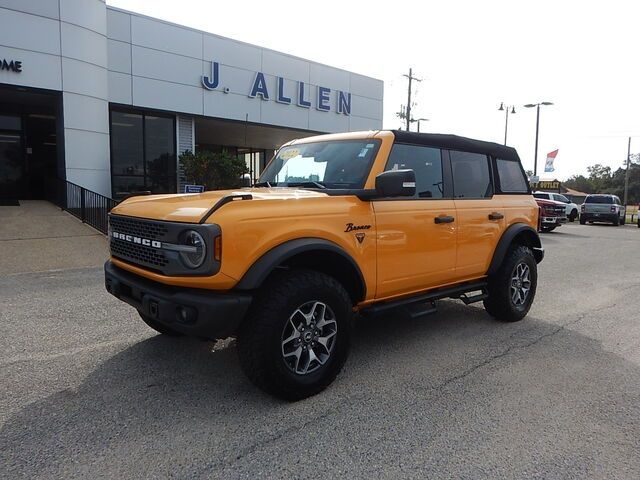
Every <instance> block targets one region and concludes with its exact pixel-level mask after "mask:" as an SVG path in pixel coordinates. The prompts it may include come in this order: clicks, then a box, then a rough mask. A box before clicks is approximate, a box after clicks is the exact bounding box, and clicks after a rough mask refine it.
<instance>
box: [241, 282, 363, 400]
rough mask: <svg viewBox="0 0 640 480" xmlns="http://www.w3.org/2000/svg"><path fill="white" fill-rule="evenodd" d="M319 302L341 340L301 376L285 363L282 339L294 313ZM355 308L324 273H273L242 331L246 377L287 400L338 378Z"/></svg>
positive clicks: (339, 287) (297, 397)
mask: <svg viewBox="0 0 640 480" xmlns="http://www.w3.org/2000/svg"><path fill="white" fill-rule="evenodd" d="M314 301H315V302H323V303H324V304H325V305H326V306H327V307H329V308H330V310H331V311H332V313H333V314H334V317H335V321H336V324H337V330H336V339H335V340H334V343H333V350H332V351H331V353H330V354H329V357H328V359H326V360H325V362H326V363H324V364H323V365H321V366H319V367H316V370H314V371H311V372H309V373H304V374H300V373H296V372H294V371H292V369H291V368H290V366H288V365H287V363H285V359H284V354H283V348H284V347H283V340H282V339H283V334H284V331H285V326H287V325H288V323H289V319H290V318H292V315H293V314H294V312H296V311H297V310H299V309H300V307H301V306H302V305H305V304H308V303H309V302H314ZM352 307H353V303H352V301H351V298H350V297H349V294H348V293H347V292H346V290H345V289H344V287H343V286H342V285H341V284H340V283H339V282H338V281H337V280H336V279H334V278H333V277H331V276H329V275H326V274H324V273H320V272H316V271H311V270H283V271H278V272H275V273H274V274H272V275H270V277H269V278H268V279H267V280H266V282H265V285H264V286H263V287H262V288H261V289H260V290H259V291H258V293H257V295H256V297H255V298H254V300H253V302H252V303H251V307H250V309H249V312H248V314H247V317H246V319H245V321H244V322H243V323H242V325H241V326H240V329H239V331H238V336H237V352H238V357H239V360H240V366H241V367H242V370H243V371H244V373H245V375H246V376H247V377H248V378H249V380H251V382H253V383H254V384H255V385H256V386H257V387H258V388H260V389H262V390H263V391H265V392H267V393H269V394H271V395H274V396H275V397H278V398H281V399H284V400H289V401H295V400H300V399H303V398H306V397H310V396H312V395H315V394H317V393H319V392H321V391H322V390H324V389H325V388H326V387H327V386H328V385H329V384H330V383H331V382H333V380H334V379H335V378H336V376H337V375H338V373H340V371H341V370H342V367H343V366H344V363H345V361H346V360H347V356H348V354H349V347H350V342H351V330H352V328H353V310H352Z"/></svg>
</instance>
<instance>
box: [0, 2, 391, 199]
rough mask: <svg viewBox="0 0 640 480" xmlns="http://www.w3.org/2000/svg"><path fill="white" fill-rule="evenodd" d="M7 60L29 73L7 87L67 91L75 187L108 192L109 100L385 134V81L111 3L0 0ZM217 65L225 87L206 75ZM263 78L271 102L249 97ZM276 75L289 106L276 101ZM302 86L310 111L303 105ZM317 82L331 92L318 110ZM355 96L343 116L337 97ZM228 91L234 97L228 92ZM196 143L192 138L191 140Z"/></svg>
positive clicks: (5, 76) (185, 113)
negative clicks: (211, 83)
mask: <svg viewBox="0 0 640 480" xmlns="http://www.w3.org/2000/svg"><path fill="white" fill-rule="evenodd" d="M0 57H1V58H5V57H6V58H7V59H14V60H20V61H22V65H23V68H22V71H21V72H19V73H17V72H10V71H6V70H3V71H0V83H6V84H12V85H19V86H25V87H34V88H43V89H50V90H56V91H62V94H63V95H62V98H63V111H64V139H65V157H66V158H65V164H66V170H67V178H68V179H69V180H70V181H73V182H75V183H78V184H80V185H82V186H85V187H87V188H90V189H92V190H94V191H97V192H98V193H102V194H104V195H110V193H111V186H110V175H109V171H110V155H109V124H108V119H109V102H113V103H118V104H124V105H131V106H134V107H143V108H150V109H159V110H166V111H169V112H175V113H176V115H177V116H178V117H179V118H182V120H181V125H182V126H183V128H186V127H185V125H187V124H188V122H191V124H193V123H192V122H193V121H194V120H193V117H191V115H204V116H210V117H217V118H222V119H231V120H240V121H244V120H245V119H248V120H249V122H252V123H257V124H266V125H273V126H282V127H289V128H295V129H301V130H313V131H323V132H337V131H346V130H360V129H370V128H381V126H382V98H383V85H382V82H381V81H379V80H375V79H372V78H369V77H365V76H362V75H358V74H355V73H351V72H348V71H345V70H341V69H336V68H332V67H328V66H325V65H321V64H318V63H314V62H309V61H308V60H304V59H301V58H297V57H293V56H290V55H287V54H284V53H280V52H275V51H272V50H269V49H265V48H262V47H258V46H255V45H250V44H247V43H243V42H238V41H235V40H232V39H228V38H224V37H220V36H217V35H214V34H209V33H206V32H201V31H196V30H194V29H191V28H187V27H182V26H179V25H174V24H170V23H168V22H164V21H161V20H158V19H153V18H149V17H145V16H143V15H138V14H135V13H131V12H126V11H122V10H119V9H115V8H111V7H107V6H106V4H105V2H104V1H103V0H37V1H36V0H0ZM212 61H214V62H218V64H219V80H220V81H219V85H218V86H217V88H215V89H214V90H207V89H205V88H204V87H203V85H202V75H206V76H210V75H211V68H212V67H211V65H212V63H211V62H212ZM257 72H262V73H263V74H264V77H265V83H266V87H267V89H268V92H269V96H270V99H269V100H268V101H265V100H262V99H261V98H260V97H259V96H257V97H256V98H251V97H250V96H249V94H250V91H251V87H252V85H253V82H254V80H255V78H256V74H257ZM278 77H281V78H283V79H284V80H283V81H284V92H283V93H284V95H285V96H287V97H289V98H291V103H290V104H286V103H278V102H277V101H276V100H277V96H278V80H277V79H278ZM300 82H302V83H303V84H304V88H305V98H306V99H308V100H310V101H311V106H310V107H309V108H303V107H301V106H298V105H297V103H298V85H299V83H300ZM318 86H323V87H326V88H329V89H330V90H331V93H330V98H329V101H328V104H329V107H330V111H328V112H324V111H320V110H318V109H317V95H318ZM339 90H341V91H343V92H345V93H346V92H348V93H350V94H351V112H350V115H345V114H342V113H338V108H337V106H338V91H339ZM225 92H228V93H225ZM192 140H193V139H192Z"/></svg>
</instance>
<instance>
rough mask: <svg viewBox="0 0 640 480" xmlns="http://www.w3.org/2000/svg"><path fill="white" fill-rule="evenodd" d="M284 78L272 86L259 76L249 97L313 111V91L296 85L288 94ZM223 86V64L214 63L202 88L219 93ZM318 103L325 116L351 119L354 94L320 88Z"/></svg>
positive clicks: (279, 78)
mask: <svg viewBox="0 0 640 480" xmlns="http://www.w3.org/2000/svg"><path fill="white" fill-rule="evenodd" d="M284 80H285V79H284V77H276V81H275V84H269V82H267V78H266V77H265V74H264V73H262V72H256V74H255V77H254V80H253V83H252V84H251V85H250V89H249V92H248V96H249V97H250V98H258V97H259V98H260V99H262V100H265V101H269V100H275V101H276V102H278V103H282V104H285V105H292V104H293V105H296V106H298V107H302V108H311V105H312V102H311V95H310V93H311V92H310V90H311V88H312V86H311V85H309V84H308V83H304V82H301V81H296V82H295V85H296V87H295V88H294V89H293V90H287V88H286V85H285V81H284ZM219 85H220V64H219V63H218V62H214V61H212V62H211V74H210V75H203V76H202V86H203V87H204V88H206V89H207V90H218V86H219ZM315 88H316V101H315V105H314V107H315V108H316V110H319V111H321V112H330V111H331V110H332V106H333V109H335V112H336V113H338V114H342V115H351V93H350V92H343V91H342V90H331V89H330V88H328V87H322V86H317V87H315ZM219 90H221V91H222V92H224V93H229V87H223V88H221V89H219Z"/></svg>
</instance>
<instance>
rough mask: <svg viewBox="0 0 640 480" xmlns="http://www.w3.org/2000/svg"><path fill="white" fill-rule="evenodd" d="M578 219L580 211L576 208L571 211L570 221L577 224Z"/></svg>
mask: <svg viewBox="0 0 640 480" xmlns="http://www.w3.org/2000/svg"><path fill="white" fill-rule="evenodd" d="M576 218H578V210H576V209H575V208H574V209H573V210H571V213H570V214H569V221H570V222H575V221H576Z"/></svg>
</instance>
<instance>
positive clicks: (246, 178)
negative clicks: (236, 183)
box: [240, 173, 251, 187]
mask: <svg viewBox="0 0 640 480" xmlns="http://www.w3.org/2000/svg"><path fill="white" fill-rule="evenodd" d="M240 186H241V187H250V186H251V175H249V174H248V173H245V174H244V175H242V177H240Z"/></svg>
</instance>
